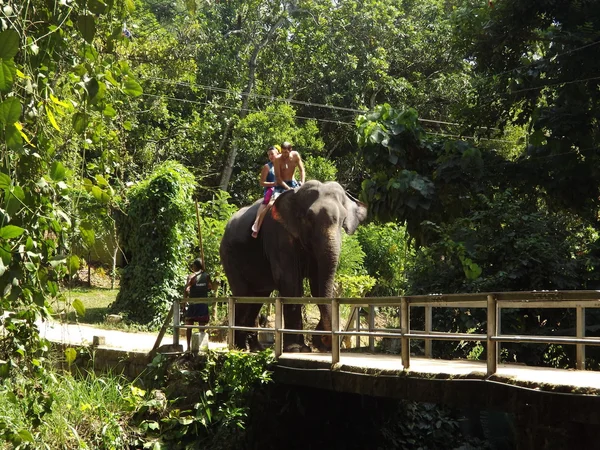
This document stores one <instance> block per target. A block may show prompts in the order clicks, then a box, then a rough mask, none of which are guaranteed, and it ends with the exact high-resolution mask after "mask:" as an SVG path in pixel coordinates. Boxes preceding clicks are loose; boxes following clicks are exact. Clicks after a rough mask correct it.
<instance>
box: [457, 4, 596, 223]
mask: <svg viewBox="0 0 600 450" xmlns="http://www.w3.org/2000/svg"><path fill="white" fill-rule="evenodd" d="M456 23H457V29H458V30H460V32H459V33H458V34H457V35H456V42H457V44H458V45H459V48H460V49H462V51H463V52H464V53H463V55H464V57H465V58H466V59H468V60H469V61H470V62H471V64H472V66H473V70H474V72H475V74H476V78H475V79H474V81H473V84H472V90H471V93H470V95H469V97H470V106H471V107H470V109H469V110H468V114H466V120H467V121H469V122H470V123H471V125H472V126H475V125H479V126H486V127H500V128H503V127H505V126H506V125H507V124H517V125H521V126H525V127H527V130H528V132H529V135H528V142H527V146H526V147H524V148H522V151H521V158H520V160H519V164H518V166H517V167H518V169H517V170H518V171H517V172H516V174H515V175H516V176H515V180H518V179H520V180H523V182H522V183H521V184H520V186H521V189H522V191H523V192H527V193H529V194H533V195H536V196H540V197H543V198H544V199H545V201H546V202H547V203H548V204H549V205H550V206H551V207H552V208H553V209H557V210H558V209H566V210H570V211H574V212H576V213H577V214H579V215H582V216H585V217H586V218H587V220H589V221H591V222H596V221H597V211H598V206H599V204H598V202H599V200H598V198H599V194H600V191H599V187H598V186H600V183H599V181H600V180H599V178H598V177H599V175H598V172H597V171H596V170H595V169H594V167H597V165H598V162H599V161H598V151H597V150H598V145H599V139H600V130H599V126H598V123H599V114H600V112H599V111H600V104H599V102H600V90H599V83H600V79H599V78H598V76H597V74H598V73H599V72H600V45H598V44H599V43H600V10H599V9H598V7H597V5H596V4H595V2H570V1H566V0H562V1H553V0H542V1H539V2H519V1H516V0H508V1H502V2H494V7H493V8H492V7H489V6H487V5H485V4H484V3H479V2H468V3H466V5H465V6H464V7H462V8H460V9H459V10H458V12H457V15H456ZM596 226H597V225H596Z"/></svg>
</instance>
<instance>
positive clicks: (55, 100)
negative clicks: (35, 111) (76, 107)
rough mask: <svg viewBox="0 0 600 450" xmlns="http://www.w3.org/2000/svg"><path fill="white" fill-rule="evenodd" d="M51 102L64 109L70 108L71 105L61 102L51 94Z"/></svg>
mask: <svg viewBox="0 0 600 450" xmlns="http://www.w3.org/2000/svg"><path fill="white" fill-rule="evenodd" d="M50 100H52V102H53V103H55V104H57V105H58V106H62V107H63V108H69V107H70V106H69V104H68V103H65V102H63V101H61V100H59V99H58V98H57V97H56V96H55V95H53V94H50Z"/></svg>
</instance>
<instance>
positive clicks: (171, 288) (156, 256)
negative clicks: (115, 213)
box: [111, 162, 197, 327]
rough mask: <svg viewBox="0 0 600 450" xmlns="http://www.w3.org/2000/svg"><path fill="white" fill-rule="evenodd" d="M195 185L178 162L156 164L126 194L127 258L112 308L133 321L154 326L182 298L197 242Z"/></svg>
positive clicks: (123, 231)
mask: <svg viewBox="0 0 600 450" xmlns="http://www.w3.org/2000/svg"><path fill="white" fill-rule="evenodd" d="M194 190H195V181H194V177H193V176H192V174H191V173H190V172H189V171H188V170H187V169H186V168H185V167H183V166H182V165H181V164H179V163H174V162H169V163H165V164H162V165H161V166H159V167H158V168H157V169H156V170H155V171H154V172H153V173H152V174H151V175H150V176H149V177H148V178H147V179H146V180H144V181H143V182H141V183H139V184H138V185H136V186H134V187H133V188H132V189H131V190H130V192H129V193H128V195H127V202H128V204H127V205H126V206H125V207H124V212H125V214H124V215H123V216H122V217H121V219H120V221H119V231H120V233H121V236H122V242H123V245H124V247H125V249H126V251H127V252H128V253H130V255H131V260H130V261H129V264H128V265H127V267H125V269H124V272H123V276H122V279H121V289H120V290H119V293H118V294H117V298H116V300H115V302H114V303H113V304H112V305H111V309H112V310H113V311H115V312H118V313H124V314H126V315H127V318H128V319H129V320H131V321H132V322H136V323H140V324H144V325H150V326H151V327H156V326H157V325H161V324H162V321H163V320H164V318H165V316H166V315H167V313H168V311H169V308H170V307H171V305H172V304H173V302H174V301H175V300H176V299H180V298H181V296H182V287H183V286H184V285H185V273H186V267H187V265H188V264H187V263H188V262H189V261H188V260H189V255H190V253H191V249H192V248H193V243H194V242H195V241H196V236H197V233H196V223H195V212H194V207H193V206H194V203H193V200H192V198H193V193H194Z"/></svg>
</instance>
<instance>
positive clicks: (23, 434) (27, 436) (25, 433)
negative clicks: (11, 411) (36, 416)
mask: <svg viewBox="0 0 600 450" xmlns="http://www.w3.org/2000/svg"><path fill="white" fill-rule="evenodd" d="M17 434H18V435H19V437H20V438H21V439H23V440H24V441H27V442H34V441H35V439H34V437H33V434H31V431H29V430H26V429H25V428H22V429H21V430H19V432H18V433H17Z"/></svg>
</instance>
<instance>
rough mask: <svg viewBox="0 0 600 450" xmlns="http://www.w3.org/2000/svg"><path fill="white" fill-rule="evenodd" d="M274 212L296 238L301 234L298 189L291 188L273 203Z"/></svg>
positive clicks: (278, 220) (274, 216)
mask: <svg viewBox="0 0 600 450" xmlns="http://www.w3.org/2000/svg"><path fill="white" fill-rule="evenodd" d="M273 210H274V214H273V215H272V217H273V218H274V219H275V220H276V221H277V222H279V223H280V224H281V225H283V227H284V228H285V229H286V230H287V232H288V233H290V234H291V235H292V236H294V237H295V238H298V237H299V236H300V221H299V218H298V211H299V205H298V198H297V195H296V190H295V189H294V190H289V191H285V192H284V193H282V194H281V195H280V196H279V197H277V200H275V204H274V205H273Z"/></svg>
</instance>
